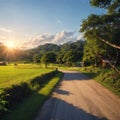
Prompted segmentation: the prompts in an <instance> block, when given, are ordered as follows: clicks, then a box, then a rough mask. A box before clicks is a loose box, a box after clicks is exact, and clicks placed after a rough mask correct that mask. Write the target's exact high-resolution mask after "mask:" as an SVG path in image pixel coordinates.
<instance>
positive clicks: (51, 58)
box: [41, 52, 56, 68]
mask: <svg viewBox="0 0 120 120" xmlns="http://www.w3.org/2000/svg"><path fill="white" fill-rule="evenodd" d="M41 62H43V63H44V64H45V67H46V68H47V65H48V64H49V63H55V62H56V54H55V53H53V52H48V53H46V54H45V55H44V56H43V57H42V58H41Z"/></svg>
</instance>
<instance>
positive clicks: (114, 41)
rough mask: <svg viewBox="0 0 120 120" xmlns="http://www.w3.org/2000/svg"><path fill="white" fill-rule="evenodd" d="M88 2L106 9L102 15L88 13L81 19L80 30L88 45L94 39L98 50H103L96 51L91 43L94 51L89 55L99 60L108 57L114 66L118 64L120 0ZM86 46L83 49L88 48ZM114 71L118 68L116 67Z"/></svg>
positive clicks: (119, 54)
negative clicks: (86, 16) (85, 17)
mask: <svg viewBox="0 0 120 120" xmlns="http://www.w3.org/2000/svg"><path fill="white" fill-rule="evenodd" d="M90 3H91V5H92V6H95V7H99V8H104V9H106V10H107V12H106V13H105V14H102V15H96V14H91V15H89V16H88V18H87V19H85V20H83V22H82V25H81V29H80V31H81V32H84V37H85V38H86V40H87V41H89V45H90V44H92V41H96V43H97V47H98V49H99V51H100V50H101V51H104V52H98V51H96V50H95V49H94V47H95V46H94V44H93V47H92V49H94V52H93V53H92V54H91V56H93V58H96V57H97V58H99V59H101V60H103V59H108V61H109V64H110V65H111V67H112V68H115V66H114V65H115V64H116V63H117V65H119V64H120V63H119V59H120V0H90ZM98 41H99V42H98ZM101 43H102V46H101V45H100V44H101ZM87 46H88V45H87ZM87 46H86V47H85V50H86V49H88V48H87ZM89 53H90V52H89ZM84 54H86V55H84V59H85V58H87V53H85V51H84ZM89 57H90V55H89ZM115 69H116V68H115ZM116 71H118V70H117V69H116Z"/></svg>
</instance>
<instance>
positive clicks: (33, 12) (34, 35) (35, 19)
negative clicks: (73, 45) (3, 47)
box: [0, 0, 105, 49]
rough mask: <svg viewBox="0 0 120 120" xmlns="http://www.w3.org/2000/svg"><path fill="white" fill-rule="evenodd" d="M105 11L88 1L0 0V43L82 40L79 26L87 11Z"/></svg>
mask: <svg viewBox="0 0 120 120" xmlns="http://www.w3.org/2000/svg"><path fill="white" fill-rule="evenodd" d="M93 13H94V14H104V13H105V11H104V10H103V9H98V8H95V7H91V6H90V3H89V0H0V43H4V44H7V43H8V42H10V41H12V42H14V44H15V47H17V48H23V49H28V48H34V47H37V46H38V45H42V44H45V43H55V44H62V43H65V42H68V41H76V40H78V39H81V38H82V36H83V34H82V33H80V32H79V29H80V25H81V23H82V21H83V20H84V19H86V18H87V16H88V15H90V14H93Z"/></svg>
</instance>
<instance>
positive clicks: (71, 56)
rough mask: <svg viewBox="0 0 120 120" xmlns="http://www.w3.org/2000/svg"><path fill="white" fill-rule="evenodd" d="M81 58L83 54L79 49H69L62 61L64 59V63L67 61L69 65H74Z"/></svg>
mask: <svg viewBox="0 0 120 120" xmlns="http://www.w3.org/2000/svg"><path fill="white" fill-rule="evenodd" d="M81 60H82V54H81V52H80V51H77V50H70V51H67V52H66V53H65V55H64V57H63V59H62V61H64V63H66V64H67V65H69V66H72V65H73V64H75V62H78V61H81Z"/></svg>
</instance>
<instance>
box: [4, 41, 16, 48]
mask: <svg viewBox="0 0 120 120" xmlns="http://www.w3.org/2000/svg"><path fill="white" fill-rule="evenodd" d="M6 46H7V47H8V48H10V49H12V48H15V43H14V42H13V41H8V42H7V43H6Z"/></svg>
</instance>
